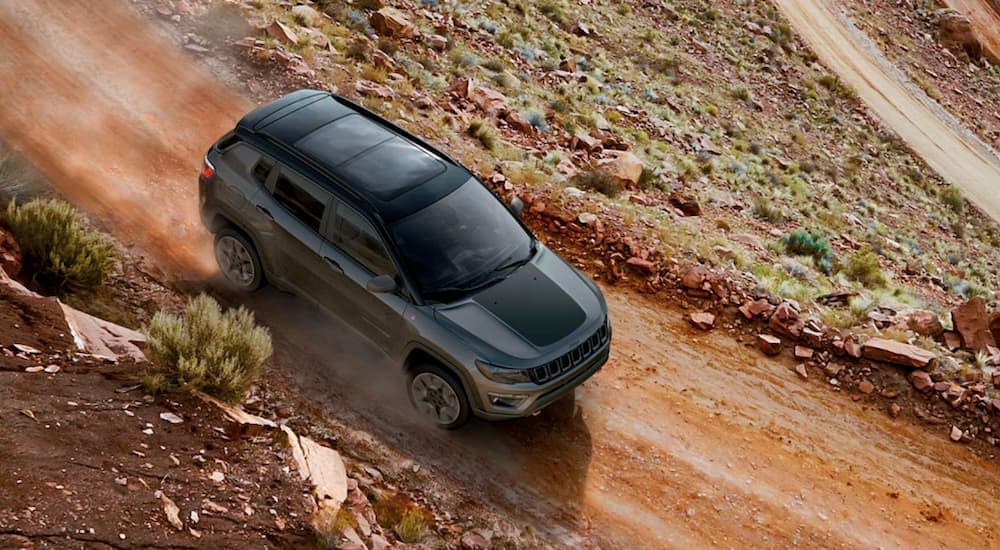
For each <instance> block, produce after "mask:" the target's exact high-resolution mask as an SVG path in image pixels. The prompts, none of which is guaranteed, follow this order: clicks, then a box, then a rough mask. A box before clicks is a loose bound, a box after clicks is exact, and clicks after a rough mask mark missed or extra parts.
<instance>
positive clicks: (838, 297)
mask: <svg viewBox="0 0 1000 550" xmlns="http://www.w3.org/2000/svg"><path fill="white" fill-rule="evenodd" d="M857 295H858V293H857V292H852V291H849V290H842V291H838V292H831V293H830V294H824V295H822V296H819V297H817V298H816V300H815V301H816V303H817V304H822V305H824V306H846V305H847V304H848V303H849V302H850V301H851V298H854V297H855V296H857Z"/></svg>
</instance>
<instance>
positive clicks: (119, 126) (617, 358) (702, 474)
mask: <svg viewBox="0 0 1000 550" xmlns="http://www.w3.org/2000/svg"><path fill="white" fill-rule="evenodd" d="M173 48H175V46H173V45H171V44H170V43H169V42H167V41H165V40H163V39H162V38H161V37H160V36H159V35H158V34H157V31H156V30H154V29H152V28H150V27H149V26H147V25H146V24H144V23H143V22H142V21H140V20H138V19H137V18H136V17H135V16H134V15H133V14H132V12H131V8H130V7H129V5H128V3H127V2H124V1H118V0H101V1H94V0H72V1H70V0H38V1H36V2H0V51H2V52H4V54H3V58H2V59H0V89H2V90H4V92H5V95H4V99H5V107H4V108H2V109H0V136H2V137H3V138H4V139H7V140H9V141H10V142H12V143H13V144H14V145H15V146H18V147H20V148H22V149H23V150H24V151H25V152H26V153H27V154H28V156H29V157H30V158H31V160H33V161H34V162H36V163H37V164H38V165H39V166H40V167H41V168H42V169H43V170H44V171H46V172H47V173H48V174H49V175H50V176H51V177H52V179H53V181H54V182H55V184H56V185H58V186H59V188H60V190H61V191H63V192H64V193H66V194H67V195H68V196H70V197H72V198H73V199H74V200H77V201H79V202H80V203H81V204H82V205H84V206H86V207H88V208H91V209H92V211H94V212H95V213H96V214H97V215H99V216H101V217H105V218H106V219H107V221H108V223H109V226H110V227H112V228H114V229H115V230H116V231H117V232H118V234H119V236H120V237H122V238H125V239H129V240H135V241H136V242H138V243H140V244H141V245H143V246H149V247H150V248H148V250H150V251H152V252H154V253H162V254H163V259H164V261H171V260H172V261H180V262H183V263H185V264H186V265H189V266H191V267H199V266H200V265H203V262H202V261H201V256H199V253H198V250H199V246H202V244H203V242H204V239H205V237H204V234H203V233H200V232H198V231H197V228H196V227H195V225H194V220H193V211H194V205H195V201H196V190H195V186H196V184H195V175H196V173H197V168H198V163H199V162H200V156H201V154H202V151H203V149H204V148H205V146H206V145H207V144H208V143H209V142H210V141H211V140H212V139H214V138H215V137H216V136H217V135H219V134H220V133H221V132H222V131H223V130H224V129H225V128H226V127H228V126H230V125H231V124H232V122H233V120H235V118H236V117H237V116H238V115H239V113H240V112H242V111H243V110H244V109H245V108H246V106H247V102H246V100H244V99H242V98H240V97H238V96H237V95H235V94H233V93H231V92H229V91H227V90H225V89H224V88H222V87H221V86H220V85H218V84H215V83H214V81H213V80H212V77H211V76H210V75H209V74H207V73H206V72H205V71H204V70H203V69H201V68H200V66H199V65H198V64H197V63H195V62H193V61H190V60H188V59H187V58H186V57H185V56H184V55H183V54H182V53H176V52H175V50H174V49H173ZM993 181H996V180H993ZM175 224H179V225H180V226H181V227H182V228H183V229H184V232H183V233H182V234H180V233H178V234H175V233H173V231H174V226H175ZM157 243H160V244H162V245H163V247H162V248H159V249H157V248H155V246H156V244H157ZM177 243H180V244H181V245H180V246H177ZM605 291H606V293H607V296H608V299H609V302H610V306H611V314H612V318H613V322H614V325H615V335H616V336H615V345H614V352H613V355H612V359H611V361H610V362H609V364H608V365H607V367H606V368H605V369H604V370H603V371H602V372H601V373H599V374H598V376H596V377H595V378H594V379H593V380H592V381H591V382H589V383H588V384H586V385H585V387H584V388H583V389H582V390H581V391H580V392H579V395H578V404H579V409H578V413H577V414H576V415H575V416H571V417H569V418H562V417H560V415H558V414H557V413H558V411H546V413H545V414H543V415H541V416H540V417H537V418H534V419H528V420H525V421H521V422H512V423H505V424H486V423H479V422H476V423H473V424H472V425H471V426H470V427H469V428H468V429H466V430H463V431H461V432H459V433H445V432H440V431H436V430H429V429H425V428H424V427H423V426H422V425H419V424H415V423H414V421H413V420H412V419H411V417H412V414H411V413H410V412H409V409H408V408H407V407H406V405H405V398H403V397H402V394H401V393H400V386H399V384H396V383H395V380H394V378H393V375H392V372H393V371H392V368H391V366H390V365H385V364H384V360H383V359H381V357H380V356H379V355H378V354H377V353H375V352H374V351H372V350H371V349H370V348H367V347H366V346H363V345H361V344H359V343H358V341H357V339H356V338H354V337H352V336H350V335H349V333H347V331H345V330H344V328H343V327H342V326H338V325H337V323H336V322H331V323H330V324H327V323H321V322H319V321H318V319H319V318H318V317H316V315H315V313H314V312H311V310H309V309H308V308H302V309H300V304H298V303H297V302H295V301H294V300H291V299H290V298H288V297H286V296H283V295H280V294H277V293H273V292H272V293H264V294H259V295H256V296H255V297H254V298H253V299H252V300H251V302H250V303H251V305H252V306H253V307H254V308H255V309H257V311H258V312H259V313H260V316H261V319H262V320H263V321H265V322H269V323H271V324H272V325H273V326H274V329H275V331H276V336H277V341H276V349H277V354H276V362H277V365H276V366H275V368H277V369H280V370H281V372H283V373H287V374H288V378H289V380H290V382H289V383H291V384H293V385H294V387H296V388H297V390H298V391H299V392H301V393H302V394H303V395H306V396H308V397H310V398H312V399H315V400H316V401H319V402H322V403H324V404H326V405H327V407H328V412H329V414H331V415H334V416H335V417H337V418H341V419H344V420H345V421H346V422H348V423H350V424H351V425H353V426H356V427H357V428H359V429H363V430H367V431H369V432H370V433H372V435H373V436H374V437H375V438H377V439H379V440H381V441H384V442H386V443H388V444H389V445H391V446H393V447H394V448H396V449H398V450H399V452H400V453H402V454H404V455H408V456H410V457H412V458H413V459H414V460H416V461H417V462H418V463H420V464H422V465H423V466H424V467H425V468H426V469H428V470H430V471H432V472H433V473H434V475H435V477H436V478H438V479H439V480H440V483H441V484H442V485H444V486H446V487H448V488H450V490H451V491H452V492H454V493H455V494H459V495H463V496H464V498H466V499H468V500H469V501H471V502H476V503H477V504H478V505H479V506H483V507H495V508H496V509H497V510H499V511H500V512H501V513H502V514H503V515H506V516H509V517H511V518H512V519H513V520H514V522H515V523H517V524H519V525H531V526H533V527H534V529H536V530H538V531H539V532H541V533H543V534H544V535H545V537H546V538H548V539H550V540H551V541H552V542H553V543H555V544H556V545H558V546H580V545H587V544H596V545H601V546H604V547H621V548H655V547H687V548H691V547H707V546H722V547H772V546H777V547H790V546H803V547H808V548H818V547H841V546H848V547H860V546H865V547H873V546H881V547H886V548H915V547H945V546H949V547H988V546H991V545H992V546H996V545H997V544H1000V542H998V541H997V539H996V535H995V534H994V533H993V532H992V530H993V528H994V527H995V525H997V524H998V523H1000V510H998V509H997V508H996V507H995V506H994V505H993V503H994V502H996V499H997V497H998V492H1000V466H998V465H997V463H996V462H995V461H992V460H983V459H980V458H977V457H976V456H974V455H972V454H971V453H970V452H968V451H967V450H966V449H965V448H964V447H962V446H959V445H955V444H952V443H950V442H948V441H947V439H946V438H944V437H942V436H934V435H929V434H928V433H927V432H926V430H925V429H924V428H921V427H919V426H917V425H916V424H913V423H911V422H910V421H909V420H908V418H909V417H912V412H910V411H906V412H905V413H904V415H903V417H902V418H900V419H898V420H892V419H890V418H889V417H888V416H887V415H886V414H885V412H884V411H882V410H876V409H870V408H867V407H865V406H862V405H860V404H857V403H853V402H851V401H850V400H849V399H847V398H845V397H844V396H842V395H838V394H837V393H836V392H833V391H829V390H827V389H825V388H823V387H822V386H820V385H818V384H816V383H811V382H803V381H800V380H799V379H798V377H797V375H796V374H795V373H794V372H793V371H792V370H790V369H789V365H788V364H785V363H783V362H780V361H774V360H771V359H768V358H765V357H763V356H761V355H760V354H758V353H757V352H756V351H754V350H753V349H748V348H745V347H743V346H741V345H740V344H738V343H736V342H735V341H734V340H733V339H732V338H730V337H729V336H727V335H725V334H724V333H723V332H722V331H719V332H716V333H713V334H708V335H706V334H702V333H695V332H693V331H692V329H690V328H689V327H688V326H687V325H686V323H684V322H683V321H681V318H682V315H681V312H679V311H676V310H672V309H664V308H663V306H662V305H655V304H653V303H652V302H651V301H649V300H648V299H646V298H644V297H641V296H638V295H634V294H632V293H630V292H626V291H621V290H616V289H614V288H606V289H605ZM331 358H332V360H331ZM331 363H332V365H331ZM345 367H347V368H345ZM380 380H381V381H383V382H384V383H378V381H380ZM906 388H908V386H905V385H904V386H902V389H904V390H905V389H906ZM942 429H943V428H942ZM942 433H943V432H942ZM456 512H459V513H460V510H456ZM927 518H931V519H930V520H929V519H927Z"/></svg>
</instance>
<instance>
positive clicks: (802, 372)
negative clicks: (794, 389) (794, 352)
mask: <svg viewBox="0 0 1000 550" xmlns="http://www.w3.org/2000/svg"><path fill="white" fill-rule="evenodd" d="M795 372H796V373H798V375H799V376H801V377H802V379H803V380H805V379H807V378H809V371H807V370H806V364H805V363H799V364H798V365H795Z"/></svg>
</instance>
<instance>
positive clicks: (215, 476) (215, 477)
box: [208, 470, 226, 483]
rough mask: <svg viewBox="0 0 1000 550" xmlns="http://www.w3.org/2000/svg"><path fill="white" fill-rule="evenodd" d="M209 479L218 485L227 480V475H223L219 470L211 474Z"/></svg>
mask: <svg viewBox="0 0 1000 550" xmlns="http://www.w3.org/2000/svg"><path fill="white" fill-rule="evenodd" d="M208 478H209V479H211V480H212V481H214V482H216V483H222V482H223V481H225V480H226V474H223V473H222V472H220V471H218V470H214V471H213V472H212V473H211V474H209V476H208Z"/></svg>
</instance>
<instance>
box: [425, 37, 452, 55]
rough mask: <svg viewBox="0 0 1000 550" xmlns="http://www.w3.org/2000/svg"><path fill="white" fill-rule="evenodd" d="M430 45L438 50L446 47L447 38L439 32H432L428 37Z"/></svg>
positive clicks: (440, 50)
mask: <svg viewBox="0 0 1000 550" xmlns="http://www.w3.org/2000/svg"><path fill="white" fill-rule="evenodd" d="M429 40H430V43H431V47H432V48H434V49H435V50H437V51H439V52H443V51H445V50H446V49H448V38H447V37H445V36H441V35H440V34H432V35H431V36H430V38H429Z"/></svg>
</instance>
